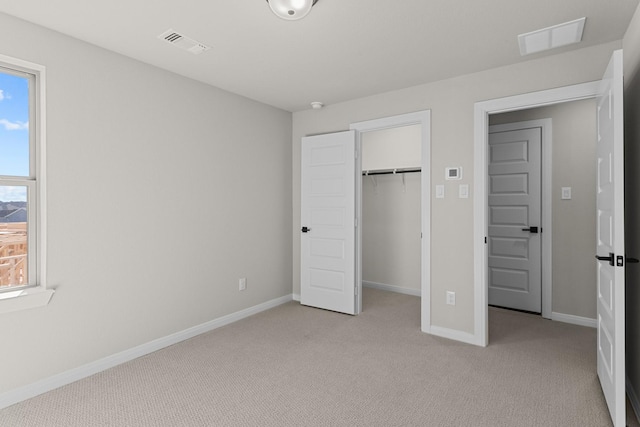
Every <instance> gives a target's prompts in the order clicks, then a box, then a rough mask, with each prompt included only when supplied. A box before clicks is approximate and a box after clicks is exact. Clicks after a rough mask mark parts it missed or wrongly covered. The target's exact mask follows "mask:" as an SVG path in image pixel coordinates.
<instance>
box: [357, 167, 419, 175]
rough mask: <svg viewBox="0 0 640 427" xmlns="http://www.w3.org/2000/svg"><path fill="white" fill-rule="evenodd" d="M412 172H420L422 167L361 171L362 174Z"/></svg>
mask: <svg viewBox="0 0 640 427" xmlns="http://www.w3.org/2000/svg"><path fill="white" fill-rule="evenodd" d="M413 172H422V169H420V168H417V169H390V170H379V171H362V175H363V176H372V175H394V174H399V173H413Z"/></svg>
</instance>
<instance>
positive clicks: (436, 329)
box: [425, 325, 481, 345]
mask: <svg viewBox="0 0 640 427" xmlns="http://www.w3.org/2000/svg"><path fill="white" fill-rule="evenodd" d="M425 332H426V331H425ZM427 333H429V334H432V335H436V336H439V337H442V338H447V339H450V340H454V341H460V342H463V343H466V344H472V345H481V344H478V339H477V338H476V336H475V335H474V334H470V333H468V332H463V331H458V330H456V329H449V328H443V327H441V326H433V325H431V327H430V328H429V331H428V332H427Z"/></svg>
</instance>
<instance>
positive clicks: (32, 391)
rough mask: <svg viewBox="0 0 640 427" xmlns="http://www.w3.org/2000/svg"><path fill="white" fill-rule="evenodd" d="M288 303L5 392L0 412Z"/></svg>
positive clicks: (274, 302)
mask: <svg viewBox="0 0 640 427" xmlns="http://www.w3.org/2000/svg"><path fill="white" fill-rule="evenodd" d="M291 300H292V295H285V296H283V297H280V298H276V299H273V300H271V301H267V302H264V303H262V304H258V305H255V306H253V307H249V308H247V309H244V310H240V311H237V312H235V313H231V314H228V315H226V316H222V317H219V318H217V319H214V320H211V321H209V322H206V323H203V324H201V325H197V326H194V327H192V328H189V329H185V330H183V331H180V332H176V333H174V334H171V335H167V336H166V337H163V338H158V339H156V340H153V341H150V342H148V343H146V344H142V345H139V346H137V347H133V348H130V349H129V350H125V351H123V352H120V353H116V354H113V355H111V356H107V357H105V358H103V359H99V360H96V361H95V362H91V363H88V364H86V365H83V366H79V367H77V368H74V369H71V370H69V371H66V372H62V373H60V374H57V375H54V376H52V377H49V378H45V379H43V380H40V381H37V382H35V383H32V384H29V385H26V386H23V387H19V388H17V389H14V390H10V391H8V392H5V393H2V394H0V409H3V408H6V407H8V406H11V405H13V404H16V403H18V402H22V401H23V400H27V399H30V398H32V397H35V396H38V395H40V394H42V393H46V392H48V391H51V390H54V389H56V388H59V387H62V386H65V385H67V384H70V383H72V382H75V381H78V380H81V379H83V378H86V377H89V376H91V375H94V374H97V373H98V372H102V371H104V370H107V369H109V368H113V367H114V366H117V365H120V364H122V363H125V362H129V361H131V360H133V359H137V358H138V357H142V356H145V355H147V354H149V353H153V352H154V351H158V350H160V349H163V348H165V347H169V346H170V345H173V344H177V343H179V342H181V341H184V340H187V339H189V338H193V337H195V336H197V335H200V334H203V333H205V332H209V331H212V330H214V329H217V328H220V327H222V326H225V325H228V324H230V323H233V322H237V321H238V320H242V319H244V318H246V317H249V316H253V315H254V314H258V313H260V312H262V311H265V310H269V309H271V308H274V307H277V306H279V305H281V304H285V303H287V302H289V301H291Z"/></svg>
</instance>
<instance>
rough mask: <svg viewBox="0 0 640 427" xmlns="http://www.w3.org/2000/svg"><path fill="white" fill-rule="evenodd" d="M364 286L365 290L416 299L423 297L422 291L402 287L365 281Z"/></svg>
mask: <svg viewBox="0 0 640 427" xmlns="http://www.w3.org/2000/svg"><path fill="white" fill-rule="evenodd" d="M362 286H364V287H365V288H373V289H380V290H381V291H388V292H395V293H398V294H405V295H412V296H414V297H419V296H421V295H422V291H420V289H409V288H401V287H400V286H394V285H386V284H384V283H376V282H366V281H364V280H363V281H362Z"/></svg>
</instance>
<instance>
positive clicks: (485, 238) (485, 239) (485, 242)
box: [484, 236, 487, 245]
mask: <svg viewBox="0 0 640 427" xmlns="http://www.w3.org/2000/svg"><path fill="white" fill-rule="evenodd" d="M484 244H485V245H486V244H487V236H484Z"/></svg>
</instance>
